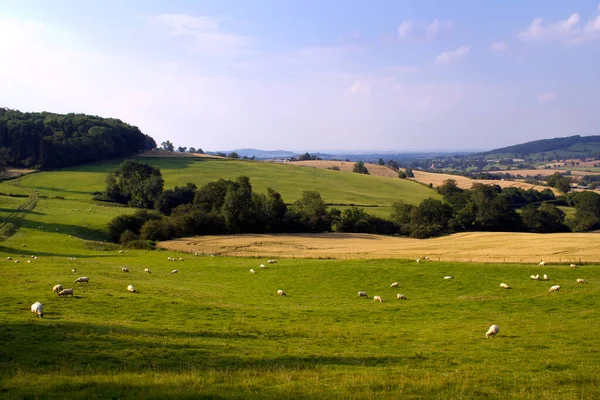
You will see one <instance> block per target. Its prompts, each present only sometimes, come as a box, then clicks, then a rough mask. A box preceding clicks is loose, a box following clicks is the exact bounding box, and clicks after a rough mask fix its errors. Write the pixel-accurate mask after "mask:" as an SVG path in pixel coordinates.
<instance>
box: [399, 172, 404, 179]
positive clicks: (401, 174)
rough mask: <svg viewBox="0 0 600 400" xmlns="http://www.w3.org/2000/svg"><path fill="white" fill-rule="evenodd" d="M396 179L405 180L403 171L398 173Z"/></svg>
mask: <svg viewBox="0 0 600 400" xmlns="http://www.w3.org/2000/svg"><path fill="white" fill-rule="evenodd" d="M398 178H400V179H406V173H405V172H404V171H398Z"/></svg>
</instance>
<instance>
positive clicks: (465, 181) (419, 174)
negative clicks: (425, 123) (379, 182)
mask: <svg viewBox="0 0 600 400" xmlns="http://www.w3.org/2000/svg"><path fill="white" fill-rule="evenodd" d="M413 173H414V174H415V177H414V180H415V181H417V182H421V183H425V184H427V185H429V184H430V183H431V184H432V185H433V186H434V187H437V186H440V185H442V184H443V183H444V182H445V181H446V180H447V179H454V180H455V181H456V184H457V185H458V187H459V188H461V189H471V187H472V186H473V184H474V183H483V184H484V185H498V186H500V187H502V188H507V187H519V188H521V189H525V190H528V189H535V190H539V191H542V190H544V189H550V190H552V191H553V192H554V194H556V195H559V194H561V193H560V192H559V191H558V190H557V189H554V188H549V187H547V186H542V185H532V184H530V183H525V182H519V181H507V180H494V179H471V178H467V177H465V176H460V175H450V174H435V173H433V172H424V171H417V170H413ZM511 173H512V171H511Z"/></svg>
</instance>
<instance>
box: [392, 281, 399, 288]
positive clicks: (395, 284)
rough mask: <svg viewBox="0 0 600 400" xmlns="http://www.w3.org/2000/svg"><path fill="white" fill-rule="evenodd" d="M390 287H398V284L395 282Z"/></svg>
mask: <svg viewBox="0 0 600 400" xmlns="http://www.w3.org/2000/svg"><path fill="white" fill-rule="evenodd" d="M390 287H398V282H394V283H392V284H391V285H390Z"/></svg>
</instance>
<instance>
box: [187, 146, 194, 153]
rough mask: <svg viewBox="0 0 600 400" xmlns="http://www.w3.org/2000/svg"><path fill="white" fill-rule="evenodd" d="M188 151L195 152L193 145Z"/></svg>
mask: <svg viewBox="0 0 600 400" xmlns="http://www.w3.org/2000/svg"><path fill="white" fill-rule="evenodd" d="M188 151H189V152H190V153H195V152H196V149H195V148H194V147H190V148H189V150H188Z"/></svg>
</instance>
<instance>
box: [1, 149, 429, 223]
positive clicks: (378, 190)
mask: <svg viewBox="0 0 600 400" xmlns="http://www.w3.org/2000/svg"><path fill="white" fill-rule="evenodd" d="M140 161H142V162H146V163H148V164H150V165H152V166H154V167H158V168H160V170H161V171H162V174H163V177H164V179H165V188H172V187H174V186H177V185H184V184H185V183H187V182H194V183H195V184H197V185H198V186H202V185H204V184H206V183H208V182H210V181H215V180H218V179H220V178H225V179H235V178H237V177H239V176H242V175H245V176H248V177H250V181H251V183H252V186H253V187H254V189H255V190H257V191H259V192H266V188H267V187H272V188H273V189H275V190H277V191H278V192H280V193H281V195H282V196H283V199H284V201H286V202H288V203H292V202H294V201H295V200H297V199H299V198H300V197H301V196H302V191H304V190H316V191H318V192H320V193H321V196H322V197H323V199H324V200H325V201H326V202H327V203H330V204H346V205H350V204H356V205H363V206H365V205H366V206H377V207H369V208H368V212H370V213H372V214H374V215H378V216H382V217H387V216H389V213H390V206H391V204H392V203H393V202H395V201H397V200H403V201H405V202H407V203H410V204H418V203H420V202H421V200H423V199H425V198H427V197H434V198H441V197H440V196H439V195H438V194H437V193H436V192H435V191H434V190H432V189H429V188H427V187H425V186H423V185H420V184H418V183H415V182H412V181H407V180H402V179H390V178H383V177H377V176H369V175H362V174H351V173H343V172H339V171H330V170H324V169H317V168H308V167H301V166H295V165H282V164H273V163H264V162H251V161H238V160H203V159H193V158H141V159H140ZM116 165H118V162H106V163H99V164H90V165H84V166H80V167H73V168H68V169H62V170H57V171H49V172H40V173H35V174H31V175H27V176H24V177H22V178H20V179H17V180H12V181H6V182H3V183H0V192H3V193H30V192H31V191H32V190H33V189H36V190H38V191H39V194H40V196H48V197H64V198H66V199H79V200H89V199H91V197H92V195H91V193H93V192H96V191H103V190H104V188H105V187H106V185H105V179H106V174H107V172H108V171H109V170H110V169H112V168H114V167H116Z"/></svg>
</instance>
